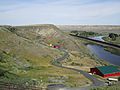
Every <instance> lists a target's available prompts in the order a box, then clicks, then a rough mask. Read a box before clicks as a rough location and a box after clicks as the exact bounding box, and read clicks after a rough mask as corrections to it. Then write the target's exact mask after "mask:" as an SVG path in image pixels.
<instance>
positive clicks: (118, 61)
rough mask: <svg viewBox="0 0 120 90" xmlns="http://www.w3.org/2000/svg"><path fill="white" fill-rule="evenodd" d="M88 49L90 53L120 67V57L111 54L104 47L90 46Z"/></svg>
mask: <svg viewBox="0 0 120 90" xmlns="http://www.w3.org/2000/svg"><path fill="white" fill-rule="evenodd" d="M87 47H88V48H89V49H90V51H91V52H92V53H93V54H95V55H97V56H98V57H99V58H101V59H103V60H106V61H108V62H110V63H111V64H114V65H119V66H120V56H119V55H115V54H112V53H111V52H108V51H105V50H104V47H103V46H99V45H92V44H88V45H87Z"/></svg>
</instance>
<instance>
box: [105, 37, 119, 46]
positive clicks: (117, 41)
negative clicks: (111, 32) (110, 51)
mask: <svg viewBox="0 0 120 90" xmlns="http://www.w3.org/2000/svg"><path fill="white" fill-rule="evenodd" d="M103 40H105V41H106V42H110V43H113V44H117V45H120V37H116V40H112V38H109V37H103Z"/></svg>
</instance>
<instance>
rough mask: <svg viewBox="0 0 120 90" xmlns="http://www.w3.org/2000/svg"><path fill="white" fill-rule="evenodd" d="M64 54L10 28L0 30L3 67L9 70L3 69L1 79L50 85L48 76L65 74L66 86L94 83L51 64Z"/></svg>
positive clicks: (0, 66) (0, 55)
mask: <svg viewBox="0 0 120 90" xmlns="http://www.w3.org/2000/svg"><path fill="white" fill-rule="evenodd" d="M70 43H72V42H70ZM62 54H63V53H62V52H60V51H59V50H56V49H52V48H51V47H47V46H44V45H41V44H39V46H38V43H34V42H32V41H31V42H29V41H28V40H26V39H24V38H22V37H19V36H17V35H16V34H14V33H12V32H9V31H8V30H7V29H6V30H3V29H2V30H1V31H0V57H1V60H0V61H1V62H0V69H1V71H2V70H7V73H5V72H2V73H3V76H1V77H0V81H4V82H13V83H26V82H29V84H33V82H34V80H35V81H36V82H39V83H40V85H41V86H47V85H48V84H51V82H49V78H52V77H61V76H64V77H67V78H66V79H65V82H64V84H65V85H67V86H71V87H72V86H81V85H86V84H88V83H91V82H90V81H89V80H88V79H87V78H86V77H84V76H83V75H81V74H78V72H75V71H71V70H68V69H63V68H58V67H56V66H53V65H52V64H51V61H52V60H53V59H54V58H57V57H60V56H61V55H62ZM53 83H60V82H52V84H53Z"/></svg>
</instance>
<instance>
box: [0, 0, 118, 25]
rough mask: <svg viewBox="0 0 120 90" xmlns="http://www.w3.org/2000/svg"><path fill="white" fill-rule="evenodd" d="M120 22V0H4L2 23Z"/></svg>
mask: <svg viewBox="0 0 120 90" xmlns="http://www.w3.org/2000/svg"><path fill="white" fill-rule="evenodd" d="M30 24H85V25H86V24H89V25H90V24H92V25H93V24H95V25H96V24H98V25H104V24H105V25H108V24H110V25H120V0H0V25H30Z"/></svg>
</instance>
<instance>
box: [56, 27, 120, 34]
mask: <svg viewBox="0 0 120 90" xmlns="http://www.w3.org/2000/svg"><path fill="white" fill-rule="evenodd" d="M57 27H58V28H59V29H60V30H63V31H73V30H78V31H94V32H98V33H108V32H109V33H120V25H57Z"/></svg>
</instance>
